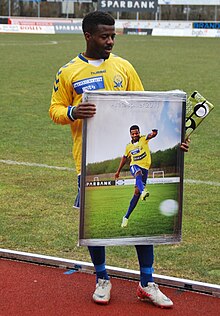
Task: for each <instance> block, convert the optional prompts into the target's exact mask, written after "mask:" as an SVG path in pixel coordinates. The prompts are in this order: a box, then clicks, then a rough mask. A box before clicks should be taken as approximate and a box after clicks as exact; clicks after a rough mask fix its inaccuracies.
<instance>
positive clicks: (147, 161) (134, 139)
mask: <svg viewBox="0 0 220 316" xmlns="http://www.w3.org/2000/svg"><path fill="white" fill-rule="evenodd" d="M157 134H158V130H157V129H153V130H152V132H151V133H150V134H148V135H140V128H139V126H138V125H132V126H131V127H130V136H131V142H130V143H129V144H128V145H127V146H126V149H125V154H124V156H123V157H122V158H121V161H120V164H119V167H118V170H117V172H116V173H115V179H118V178H119V175H120V172H121V170H122V168H123V167H124V165H125V164H126V162H127V161H128V160H130V172H131V174H132V176H133V177H134V178H135V189H134V195H133V197H132V199H131V201H130V204H129V207H128V210H127V213H126V214H125V216H124V217H123V219H122V223H121V227H122V228H124V227H127V225H128V219H129V217H130V215H131V213H132V212H133V210H134V209H135V207H136V205H137V203H138V201H139V198H141V200H142V201H145V200H146V198H147V197H148V196H149V192H148V191H147V188H146V183H147V176H148V170H149V168H150V165H151V154H150V149H149V146H148V142H149V140H150V139H152V138H154V137H156V136H157Z"/></svg>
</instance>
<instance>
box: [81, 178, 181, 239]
mask: <svg viewBox="0 0 220 316" xmlns="http://www.w3.org/2000/svg"><path fill="white" fill-rule="evenodd" d="M147 189H148V190H149V192H150V196H149V197H148V198H146V200H145V201H141V200H140V201H139V203H138V204H137V206H136V208H135V210H134V211H133V212H132V215H131V216H130V218H129V222H128V226H127V227H126V228H124V229H122V228H121V222H122V217H123V216H124V215H125V214H126V211H127V208H128V205H129V202H130V199H131V197H132V196H133V191H134V186H133V185H126V186H111V187H88V188H86V202H85V238H87V239H91V238H103V239H107V240H109V241H110V240H111V239H112V238H118V239H119V241H122V239H123V238H129V237H137V238H138V237H153V236H158V242H159V241H160V240H161V239H162V237H163V235H167V236H169V235H170V236H171V235H172V234H174V233H176V225H177V223H178V214H177V215H176V216H164V215H162V214H161V212H160V203H161V202H162V201H164V200H167V199H174V200H178V184H176V183H169V184H152V185H148V186H147ZM106 227H107V229H106Z"/></svg>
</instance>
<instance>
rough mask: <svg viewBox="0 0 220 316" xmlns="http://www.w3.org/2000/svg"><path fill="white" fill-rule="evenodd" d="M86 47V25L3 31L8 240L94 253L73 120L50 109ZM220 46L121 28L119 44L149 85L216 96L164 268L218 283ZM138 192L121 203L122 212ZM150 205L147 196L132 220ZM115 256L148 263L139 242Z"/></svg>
mask: <svg viewBox="0 0 220 316" xmlns="http://www.w3.org/2000/svg"><path fill="white" fill-rule="evenodd" d="M84 47H85V45H84V40H83V37H82V36H81V35H29V34H0V56H1V58H0V69H1V76H0V108H1V120H0V128H1V142H0V146H1V147H0V162H1V163H0V168H1V182H0V195H1V205H0V243H1V248H5V249H12V250H19V251H27V252H32V253H40V254H44V255H53V256H57V257H63V258H72V259H75V260H83V261H90V258H89V255H88V251H87V249H86V247H78V246H77V243H78V227H79V211H78V210H76V209H73V208H72V205H73V201H74V197H75V194H76V192H77V185H76V172H75V171H74V164H73V160H72V154H71V151H72V148H71V147H72V141H71V135H70V128H69V126H58V125H55V124H54V123H53V122H51V120H50V118H49V115H48V108H49V104H50V98H51V92H52V86H53V80H54V77H55V74H56V72H57V70H58V69H59V68H60V67H61V66H62V65H64V64H65V63H67V62H68V61H69V60H70V59H72V58H73V57H75V56H76V55H77V54H78V53H79V52H83V51H84ZM219 51H220V40H219V38H176V37H150V36H135V35H129V36H117V37H116V43H115V48H114V53H116V54H118V55H120V56H123V57H125V58H126V59H128V60H129V61H130V62H131V63H132V64H133V65H134V67H135V68H136V69H137V71H138V73H139V75H140V77H141V79H142V81H143V84H144V87H145V90H148V91H167V90H173V89H180V90H183V91H185V92H186V93H187V94H188V95H189V94H190V93H192V92H193V91H194V90H198V91H199V92H200V93H201V94H202V95H203V96H205V97H206V98H207V99H208V100H209V101H210V102H211V103H213V104H214V106H215V109H214V110H213V111H212V113H211V114H210V115H209V116H208V117H207V119H205V120H204V122H203V123H202V124H201V126H200V127H199V128H198V129H197V130H196V132H195V133H194V134H193V135H192V136H191V146H190V151H189V153H187V154H185V157H184V161H185V167H184V180H185V181H184V194H183V218H182V241H181V242H180V243H178V244H175V245H159V246H155V273H158V274H164V275H170V276H175V277H183V278H187V279H194V280H197V281H204V282H209V283H220V270H219V260H218V257H219V253H220V249H219V235H220V230H219V227H220V226H219V222H220V218H219V214H220V212H219V196H220V194H219V193H220V192H219V186H220V182H219V170H220V159H219V158H220V157H219V126H220V119H219V118H220V104H219V103H220V89H219V69H218V67H219ZM60 167H61V168H60ZM128 196H129V195H128ZM128 202H129V198H128V197H127V195H126V201H124V202H123V203H124V204H121V203H119V204H117V210H116V211H117V212H119V213H115V214H117V216H118V217H119V218H118V219H117V221H119V220H120V222H121V217H122V215H123V213H124V211H125V208H126V206H125V204H126V205H127V204H128ZM140 214H141V204H140V205H139V206H138V208H137V209H136V210H135V212H134V214H132V217H131V219H130V223H129V227H128V229H132V225H133V222H134V221H135V218H136V216H140ZM97 216H99V214H97ZM98 220H99V219H98ZM100 221H101V218H100ZM106 229H108V225H107V227H106ZM118 229H119V228H118ZM107 264H108V265H112V266H118V267H124V268H130V269H138V263H137V259H136V254H135V249H134V247H133V246H124V247H121V246H120V247H119V246H117V247H116V246H115V247H112V246H109V247H107Z"/></svg>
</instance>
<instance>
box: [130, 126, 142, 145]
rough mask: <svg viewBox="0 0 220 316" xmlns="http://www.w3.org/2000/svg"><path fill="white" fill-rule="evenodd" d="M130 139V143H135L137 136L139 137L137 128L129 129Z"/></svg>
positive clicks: (137, 139)
mask: <svg viewBox="0 0 220 316" xmlns="http://www.w3.org/2000/svg"><path fill="white" fill-rule="evenodd" d="M130 135H131V140H132V143H136V142H138V141H139V138H140V131H139V130H138V129H133V130H131V133H130Z"/></svg>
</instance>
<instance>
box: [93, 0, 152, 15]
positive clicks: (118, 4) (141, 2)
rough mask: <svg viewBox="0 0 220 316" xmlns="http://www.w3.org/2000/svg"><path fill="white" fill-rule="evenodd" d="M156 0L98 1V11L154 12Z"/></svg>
mask: <svg viewBox="0 0 220 316" xmlns="http://www.w3.org/2000/svg"><path fill="white" fill-rule="evenodd" d="M157 6H158V0H127V1H122V0H99V1H98V9H99V10H102V11H117V12H142V11H143V12H146V11H148V12H156V11H157Z"/></svg>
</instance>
